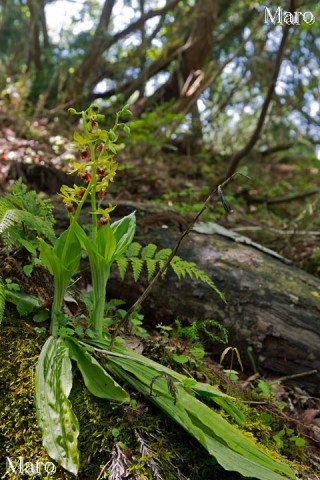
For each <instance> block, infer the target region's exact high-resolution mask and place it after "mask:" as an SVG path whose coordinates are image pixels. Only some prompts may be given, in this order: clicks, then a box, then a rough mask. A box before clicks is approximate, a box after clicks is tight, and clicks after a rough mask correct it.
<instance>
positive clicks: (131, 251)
mask: <svg viewBox="0 0 320 480" xmlns="http://www.w3.org/2000/svg"><path fill="white" fill-rule="evenodd" d="M141 248H142V245H140V243H138V242H133V243H131V245H130V246H129V247H128V249H127V250H126V251H125V256H126V257H127V258H131V257H137V256H138V255H139V252H140V250H141Z"/></svg>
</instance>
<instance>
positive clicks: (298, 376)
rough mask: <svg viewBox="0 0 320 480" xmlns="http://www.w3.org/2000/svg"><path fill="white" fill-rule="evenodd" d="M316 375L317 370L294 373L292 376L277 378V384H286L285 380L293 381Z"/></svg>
mask: <svg viewBox="0 0 320 480" xmlns="http://www.w3.org/2000/svg"><path fill="white" fill-rule="evenodd" d="M316 373H318V370H308V371H307V372H301V373H295V374H293V375H287V376H285V377H281V378H277V380H276V381H277V383H278V382H286V381H287V380H295V379H296V378H304V377H309V376H310V375H315V374H316Z"/></svg>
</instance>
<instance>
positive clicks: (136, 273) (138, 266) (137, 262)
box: [130, 257, 143, 282]
mask: <svg viewBox="0 0 320 480" xmlns="http://www.w3.org/2000/svg"><path fill="white" fill-rule="evenodd" d="M130 262H131V266H132V271H133V279H134V281H135V282H137V281H138V280H139V277H140V274H141V270H142V267H143V260H141V259H140V258H136V257H133V258H130Z"/></svg>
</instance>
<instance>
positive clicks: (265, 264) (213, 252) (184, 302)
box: [108, 227, 320, 395]
mask: <svg viewBox="0 0 320 480" xmlns="http://www.w3.org/2000/svg"><path fill="white" fill-rule="evenodd" d="M178 238H179V232H178V231H175V230H174V229H172V228H161V227H157V228H148V229H145V228H144V227H139V228H138V233H137V236H136V239H137V241H140V243H143V244H147V243H155V244H156V245H158V246H159V247H162V248H164V247H165V248H168V247H170V248H173V247H174V245H175V243H176V242H177V240H178ZM179 256H181V257H182V258H184V259H186V260H189V261H192V262H196V264H197V265H198V267H199V268H201V269H203V270H205V272H206V273H207V274H208V275H209V276H210V277H211V278H212V280H213V281H214V282H215V284H216V285H217V287H218V288H219V289H220V290H221V291H222V292H223V293H224V295H225V297H226V298H227V304H226V305H225V304H224V303H223V302H222V300H221V299H220V298H219V297H218V296H217V295H216V294H215V293H214V292H213V291H212V290H211V289H210V288H209V287H208V286H206V285H204V284H201V283H199V282H196V283H194V282H191V281H189V280H183V281H179V280H177V278H176V277H175V275H174V274H173V273H172V272H170V271H169V272H168V274H167V276H166V278H165V280H163V281H161V282H160V283H159V284H158V285H157V286H156V288H155V289H154V291H153V293H152V294H151V295H150V297H149V298H148V299H147V300H146V302H145V303H144V304H143V308H142V313H144V315H145V321H146V324H147V325H148V326H149V327H150V325H151V326H152V325H153V326H155V325H156V324H157V323H159V322H162V323H163V324H170V323H171V322H172V321H173V320H174V319H176V318H179V319H180V320H181V321H185V322H189V323H190V322H192V321H194V320H196V321H200V320H204V319H209V318H210V319H214V320H218V321H220V322H221V323H222V324H223V325H225V326H226V327H227V329H228V330H229V334H230V342H229V345H231V346H236V347H237V348H238V349H239V350H240V352H241V356H242V360H243V362H244V363H245V364H247V365H248V366H249V365H250V362H249V357H248V354H247V348H248V347H249V346H251V347H252V348H253V356H254V359H255V362H256V365H257V367H258V369H259V368H262V369H263V370H264V371H265V372H270V373H272V374H275V375H278V376H279V377H282V376H284V375H285V376H288V375H294V374H297V373H301V372H305V371H309V370H310V371H311V370H314V369H316V370H317V373H316V374H312V375H310V376H305V377H302V378H299V379H298V380H297V382H299V385H300V386H302V387H303V388H305V389H307V390H308V391H309V392H311V393H313V394H318V395H319V394H320V348H319V347H320V297H319V293H320V280H319V279H318V278H317V277H313V276H312V275H309V274H307V273H305V272H304V271H302V270H299V269H298V268H296V267H294V266H292V265H288V264H286V263H285V262H284V261H281V260H280V259H278V258H276V257H273V256H272V255H270V254H267V253H265V252H263V251H261V250H259V249H258V248H254V247H252V246H249V245H245V244H244V243H239V242H237V241H234V240H232V239H230V238H227V237H225V236H224V235H217V234H200V233H197V232H193V233H191V234H190V236H189V237H188V238H187V239H186V240H185V241H184V243H183V245H182V247H181V249H180V251H179ZM141 278H142V281H141V282H139V283H138V284H135V283H134V281H133V279H132V277H130V276H127V277H126V279H125V281H124V282H122V281H121V280H120V279H119V275H118V274H117V273H116V271H114V272H113V273H112V278H111V279H110V281H109V283H108V296H109V297H110V298H112V297H113V298H122V299H125V300H126V301H127V302H128V305H131V304H132V303H133V302H134V301H135V300H136V299H137V298H138V296H139V295H140V294H141V293H142V291H143V287H145V286H146V285H147V280H146V272H145V274H144V276H142V277H141ZM215 345H216V344H215Z"/></svg>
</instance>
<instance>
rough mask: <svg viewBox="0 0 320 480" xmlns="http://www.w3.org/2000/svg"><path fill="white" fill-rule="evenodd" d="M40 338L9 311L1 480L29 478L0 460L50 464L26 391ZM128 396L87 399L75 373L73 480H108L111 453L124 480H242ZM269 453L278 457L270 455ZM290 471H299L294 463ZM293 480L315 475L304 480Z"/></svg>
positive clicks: (248, 411) (262, 430)
mask: <svg viewBox="0 0 320 480" xmlns="http://www.w3.org/2000/svg"><path fill="white" fill-rule="evenodd" d="M45 338H46V335H45V334H37V333H35V331H34V326H33V325H32V322H31V321H30V322H29V321H28V320H27V319H25V318H24V319H22V318H19V317H18V316H17V314H16V312H15V311H14V310H10V311H8V312H7V314H6V315H5V318H4V320H3V323H2V325H1V334H0V381H1V391H0V392H1V393H0V459H1V461H0V478H3V479H5V478H10V479H11V480H18V479H21V478H30V475H21V474H20V473H19V472H17V473H13V472H12V469H10V473H8V472H7V473H6V458H10V459H11V461H12V462H14V465H17V464H18V461H19V457H22V458H23V459H24V462H32V463H33V464H35V463H36V462H37V461H38V462H49V461H51V460H50V459H49V458H48V456H47V454H46V452H45V450H44V449H43V447H42V444H41V433H40V431H39V429H38V428H37V422H36V415H35V407H34V391H33V379H34V371H35V366H36V363H37V358H38V355H39V353H40V350H41V347H42V345H43V343H44V341H45ZM202 368H203V369H204V370H205V372H202V375H206V376H207V377H208V376H210V375H211V376H212V379H213V380H217V378H216V377H214V376H213V373H211V374H210V370H208V368H207V367H202ZM131 396H132V399H134V402H133V404H132V405H131V406H130V407H129V406H119V405H115V404H110V403H109V402H106V401H102V400H99V399H97V398H95V397H93V396H92V395H90V394H89V393H88V391H87V390H86V388H85V386H84V384H83V382H82V379H81V377H80V376H79V375H78V373H77V372H75V377H74V386H73V389H72V392H71V396H70V399H71V402H72V405H73V408H74V411H75V413H76V415H77V417H78V419H79V423H80V436H79V449H80V458H81V468H80V472H79V477H78V478H81V479H83V480H86V479H88V480H93V479H98V478H99V479H105V478H109V475H110V468H111V463H109V462H110V460H111V457H112V452H113V453H114V454H115V453H118V457H120V459H119V462H120V463H121V461H122V462H124V464H125V468H126V470H127V472H128V473H129V476H128V477H126V478H137V479H142V480H143V479H153V478H157V477H156V472H157V471H158V473H159V475H160V474H161V475H162V478H164V479H165V480H175V479H179V478H189V479H192V480H221V479H223V480H237V479H241V478H242V477H241V476H240V475H237V474H234V473H228V472H225V471H223V470H222V469H221V468H220V467H219V466H218V465H217V464H216V462H215V460H214V459H213V458H212V457H210V456H209V455H208V454H207V452H206V451H205V450H204V449H203V448H202V447H201V446H200V445H199V444H198V443H197V442H196V441H195V440H193V439H192V438H191V437H190V436H188V435H187V434H186V433H185V432H184V431H183V430H182V429H181V428H180V427H178V426H177V425H175V424H174V423H173V422H171V421H170V420H169V419H168V418H166V417H165V416H164V415H163V414H162V413H161V412H159V411H158V410H156V409H155V408H154V407H153V406H152V405H151V404H150V403H149V402H147V401H146V400H145V399H144V398H143V397H141V396H140V395H138V394H136V393H135V392H131ZM242 410H243V412H244V414H245V416H246V418H247V429H248V432H249V431H252V432H253V433H254V434H255V435H256V436H257V437H259V439H260V441H261V442H262V443H263V444H265V445H266V447H268V448H270V447H272V441H270V429H269V427H267V426H264V427H263V425H262V423H261V421H260V420H259V413H258V412H257V410H256V409H254V408H251V407H250V406H248V404H246V403H243V407H242ZM280 427H281V426H280V425H279V428H280ZM248 434H249V433H248ZM142 445H144V447H145V449H144V451H143V453H141V451H140V449H141V446H142ZM289 453H290V452H289ZM271 454H272V455H273V456H279V457H280V455H279V453H276V452H275V451H273V452H272V453H271ZM291 457H292V458H296V459H297V458H300V460H301V459H303V453H302V454H301V449H300V451H299V452H298V453H297V452H294V451H293V452H292V455H291ZM293 468H295V469H296V470H300V471H301V470H303V467H301V465H300V466H299V465H298V466H297V464H296V465H294V466H293ZM183 475H184V476H183ZM32 478H34V479H49V478H56V479H61V480H65V479H71V478H74V476H73V475H71V474H68V473H67V472H65V471H64V470H63V469H61V468H60V467H58V466H57V469H56V473H55V474H47V473H46V472H45V471H44V470H43V469H42V471H41V473H40V474H35V475H32ZM119 478H121V477H119ZM158 478H161V477H160V476H159V477H158ZM300 478H316V476H314V477H313V476H312V474H311V473H308V474H306V476H305V477H300Z"/></svg>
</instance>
